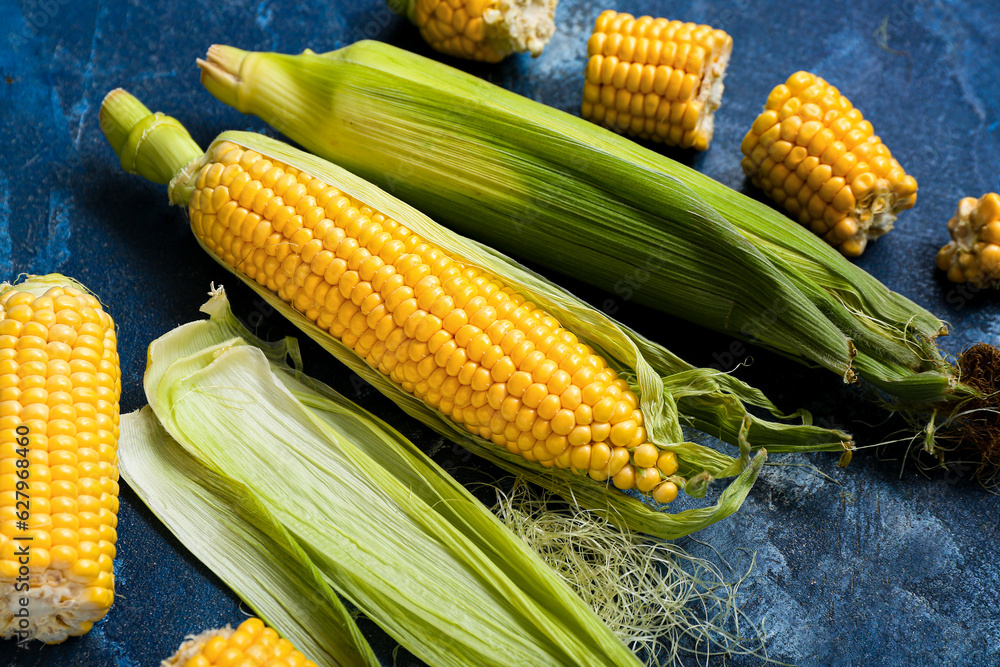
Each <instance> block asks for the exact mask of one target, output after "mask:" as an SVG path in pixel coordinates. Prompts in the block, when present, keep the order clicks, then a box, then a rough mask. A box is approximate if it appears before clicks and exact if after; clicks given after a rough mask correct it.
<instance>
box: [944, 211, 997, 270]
mask: <svg viewBox="0 0 1000 667" xmlns="http://www.w3.org/2000/svg"><path fill="white" fill-rule="evenodd" d="M948 234H950V235H951V241H949V242H948V243H947V245H945V246H944V247H943V248H941V250H939V251H938V254H937V266H938V268H939V269H941V270H942V271H946V272H947V273H948V280H950V281H952V282H954V283H969V284H970V285H972V286H973V287H993V288H996V287H1000V195H997V193H995V192H990V193H989V194H985V195H983V196H982V197H980V198H979V199H976V198H975V197H965V198H964V199H962V201H960V202H958V210H957V211H956V212H955V217H953V218H952V219H951V220H949V221H948Z"/></svg>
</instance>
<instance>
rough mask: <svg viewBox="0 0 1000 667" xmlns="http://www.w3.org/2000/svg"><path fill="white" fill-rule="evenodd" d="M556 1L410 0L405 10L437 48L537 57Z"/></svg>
mask: <svg viewBox="0 0 1000 667" xmlns="http://www.w3.org/2000/svg"><path fill="white" fill-rule="evenodd" d="M558 1H559V0H409V4H408V5H407V6H408V8H409V11H408V12H407V14H408V15H409V17H410V20H411V21H412V22H413V23H414V24H415V25H416V26H417V27H418V28H419V29H420V34H421V36H423V38H424V40H425V41H426V42H427V43H428V44H430V45H431V46H432V47H433V48H434V49H436V50H437V51H440V52H441V53H445V54H448V55H450V56H456V57H459V58H468V59H470V60H481V61H485V62H491V63H495V62H500V61H501V60H503V59H504V58H506V57H507V56H509V55H510V54H512V53H522V52H525V51H529V52H531V55H532V56H536V57H537V56H539V55H541V53H542V50H543V49H544V48H545V45H546V44H548V42H549V40H550V39H551V38H552V35H553V33H554V32H555V29H556V25H555V13H556V4H557V3H558Z"/></svg>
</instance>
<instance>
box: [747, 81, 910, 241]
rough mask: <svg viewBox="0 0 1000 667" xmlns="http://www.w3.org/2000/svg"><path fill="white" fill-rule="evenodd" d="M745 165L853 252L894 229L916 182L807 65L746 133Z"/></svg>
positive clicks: (806, 220) (793, 210) (794, 212)
mask: <svg viewBox="0 0 1000 667" xmlns="http://www.w3.org/2000/svg"><path fill="white" fill-rule="evenodd" d="M740 149H741V150H742V151H743V155H744V156H745V157H744V158H743V162H742V166H743V172H744V173H745V174H746V175H747V176H749V177H750V178H751V180H752V181H753V183H754V185H756V186H757V187H759V188H760V189H761V190H763V191H764V193H765V194H766V195H767V196H769V197H771V198H772V199H773V200H775V201H776V202H777V203H779V204H781V205H782V206H783V207H784V208H785V210H786V211H788V213H789V214H790V215H791V216H792V217H793V218H795V219H797V220H798V221H799V222H800V223H801V224H802V225H804V226H806V227H808V228H809V229H811V230H812V231H813V233H815V234H817V235H818V236H821V237H822V238H823V239H824V240H825V241H826V242H827V243H829V244H830V245H832V246H834V247H836V248H837V249H838V250H840V252H842V253H843V254H844V255H846V256H848V257H857V256H858V255H860V254H861V253H862V252H864V250H865V246H866V245H867V244H868V241H870V240H872V239H877V238H878V237H880V236H882V235H883V234H886V233H887V232H889V231H890V230H891V229H892V226H893V223H894V222H895V220H896V216H897V215H898V214H899V212H900V211H902V210H905V209H908V208H911V207H912V206H913V204H914V203H915V202H916V200H917V181H916V179H915V178H913V176H910V175H908V174H907V173H906V172H905V171H903V168H902V167H901V166H900V164H899V162H897V161H896V160H895V159H894V158H893V157H892V154H891V153H890V152H889V149H888V148H887V147H886V146H885V144H883V143H882V140H881V139H880V138H879V137H878V136H877V135H875V133H874V129H873V128H872V124H871V123H869V122H868V121H866V120H865V119H864V116H862V115H861V112H860V111H858V110H857V109H855V108H854V107H853V106H852V105H851V103H850V101H848V99H847V98H846V97H844V96H843V95H841V94H840V91H838V90H837V89H836V88H834V87H833V86H831V85H830V84H828V83H827V82H826V81H824V80H823V79H821V78H819V77H818V76H816V75H814V74H810V73H809V72H796V73H795V74H793V75H791V76H790V77H788V80H787V81H786V82H785V83H783V84H781V85H780V86H778V87H776V88H775V89H774V90H772V91H771V94H770V95H769V96H768V98H767V104H766V105H765V108H764V112H763V113H762V114H761V115H760V116H758V117H757V119H756V120H755V121H754V123H753V125H752V126H751V128H750V131H749V132H747V134H746V137H744V139H743V144H742V145H741V147H740Z"/></svg>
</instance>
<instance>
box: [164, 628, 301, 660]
mask: <svg viewBox="0 0 1000 667" xmlns="http://www.w3.org/2000/svg"><path fill="white" fill-rule="evenodd" d="M162 664H163V665H164V667H233V666H240V667H242V666H243V665H247V666H251V665H252V666H253V667H257V666H259V665H267V667H316V663H315V662H313V661H312V660H309V659H308V658H306V656H304V655H302V653H301V652H299V651H297V650H295V648H294V647H293V646H292V644H291V643H290V642H289V641H288V640H287V639H280V638H279V637H278V634H277V633H276V632H275V631H274V630H272V629H271V628H268V627H266V626H265V625H264V623H263V622H262V621H261V620H260V619H258V618H250V619H247V620H246V621H243V623H242V624H240V626H239V627H238V628H237V629H236V630H233V629H232V628H230V627H229V626H226V627H225V628H221V629H219V630H207V631H205V632H203V633H201V634H200V635H197V636H195V637H192V638H191V639H188V640H187V641H185V642H184V643H183V644H181V646H180V648H178V649H177V652H176V653H175V654H174V655H173V656H171V657H170V658H168V659H167V660H164V661H163V663H162Z"/></svg>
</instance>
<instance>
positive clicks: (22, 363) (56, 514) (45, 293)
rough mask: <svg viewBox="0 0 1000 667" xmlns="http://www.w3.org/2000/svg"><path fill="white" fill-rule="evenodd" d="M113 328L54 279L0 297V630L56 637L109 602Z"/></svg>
mask: <svg viewBox="0 0 1000 667" xmlns="http://www.w3.org/2000/svg"><path fill="white" fill-rule="evenodd" d="M120 394H121V382H120V373H119V367H118V354H117V352H116V337H115V327H114V323H113V322H112V320H111V317H110V316H109V315H108V314H107V313H106V312H104V310H103V309H102V308H101V305H100V303H99V302H98V301H97V299H96V298H94V297H93V296H92V295H90V294H88V293H87V292H86V291H85V290H84V289H83V288H82V287H81V286H79V285H78V284H77V283H75V282H73V281H72V280H70V279H68V278H65V277H63V276H59V275H50V276H44V277H35V278H31V279H29V280H28V281H26V282H24V283H21V284H19V285H16V286H10V285H5V286H4V288H3V291H2V294H0V636H2V637H15V636H16V637H18V638H19V640H27V639H38V640H40V641H43V642H46V643H57V642H61V641H63V640H65V639H66V638H67V637H69V636H77V635H82V634H85V633H86V632H88V631H89V630H90V628H91V626H92V625H93V624H94V623H95V622H97V621H99V620H100V619H101V618H103V617H104V616H105V614H107V612H108V609H109V608H110V607H111V604H112V601H113V600H114V573H113V571H112V564H113V560H114V557H115V542H116V538H117V534H116V528H117V513H118V468H117V465H118V458H117V439H118V399H119V395H120Z"/></svg>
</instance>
